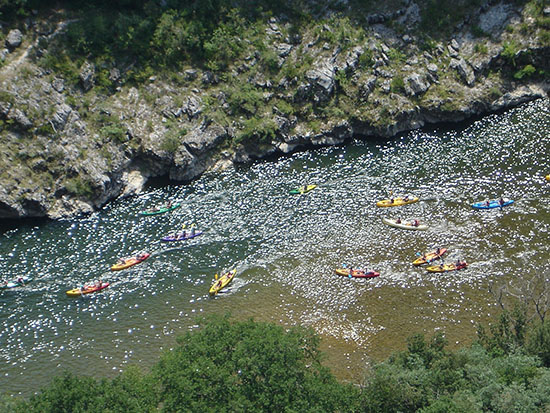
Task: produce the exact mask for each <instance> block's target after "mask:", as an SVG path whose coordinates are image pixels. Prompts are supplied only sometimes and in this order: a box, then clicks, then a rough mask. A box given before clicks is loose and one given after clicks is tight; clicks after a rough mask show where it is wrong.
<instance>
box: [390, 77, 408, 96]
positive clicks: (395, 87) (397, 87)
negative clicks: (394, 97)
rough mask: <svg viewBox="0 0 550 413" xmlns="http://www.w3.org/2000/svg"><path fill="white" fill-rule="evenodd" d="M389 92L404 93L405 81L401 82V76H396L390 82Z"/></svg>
mask: <svg viewBox="0 0 550 413" xmlns="http://www.w3.org/2000/svg"><path fill="white" fill-rule="evenodd" d="M390 90H391V91H392V92H393V93H402V92H404V91H405V81H404V80H403V76H401V75H396V76H394V77H393V79H392V80H391V85H390Z"/></svg>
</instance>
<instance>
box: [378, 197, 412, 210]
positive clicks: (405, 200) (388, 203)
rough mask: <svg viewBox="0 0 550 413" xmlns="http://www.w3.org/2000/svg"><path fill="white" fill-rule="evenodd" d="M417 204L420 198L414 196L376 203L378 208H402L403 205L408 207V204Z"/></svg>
mask: <svg viewBox="0 0 550 413" xmlns="http://www.w3.org/2000/svg"><path fill="white" fill-rule="evenodd" d="M415 202H418V198H417V197H415V196H413V197H412V198H411V197H409V198H401V197H399V198H392V199H383V200H381V201H378V202H377V203H376V206H377V207H381V208H384V207H393V206H401V205H407V204H413V203H415Z"/></svg>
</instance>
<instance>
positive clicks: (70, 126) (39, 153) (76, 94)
mask: <svg viewBox="0 0 550 413" xmlns="http://www.w3.org/2000/svg"><path fill="white" fill-rule="evenodd" d="M528 6H529V5H527V6H525V5H517V4H516V3H508V2H501V3H495V2H486V3H484V4H483V5H482V6H481V7H479V8H476V9H475V10H472V11H471V13H469V14H468V15H467V16H465V18H464V19H462V20H461V21H460V22H458V23H457V24H456V27H453V28H452V30H450V32H451V33H452V34H451V35H450V36H449V37H448V38H444V39H439V40H433V39H431V38H430V39H428V40H426V39H424V38H423V37H422V36H421V35H419V32H418V30H417V26H418V24H419V21H420V18H421V17H420V9H419V6H418V4H417V3H416V2H414V1H406V2H404V3H401V4H400V7H398V8H396V9H395V10H393V11H391V12H386V13H378V14H372V15H368V16H365V18H364V19H363V20H362V23H357V22H353V21H352V20H350V19H349V18H347V17H342V16H339V15H334V14H333V15H327V16H324V17H323V18H322V19H318V21H316V22H315V23H312V24H310V25H307V26H304V27H301V28H299V29H297V28H296V27H295V25H293V22H292V21H291V20H289V18H288V17H286V16H274V17H270V18H266V19H265V21H264V22H263V23H262V25H261V34H260V38H261V42H262V44H263V45H264V46H265V49H264V50H262V51H261V52H260V51H259V50H258V49H257V47H256V46H255V44H253V42H249V43H250V44H249V45H248V47H247V48H245V49H244V53H243V54H242V55H243V57H242V59H241V58H238V59H236V60H235V61H234V62H232V64H231V65H230V67H228V68H226V69H225V70H224V71H222V72H220V71H215V70H208V69H206V68H205V67H204V66H193V65H187V66H186V67H185V68H183V69H182V70H180V71H177V72H173V73H167V72H166V71H163V72H159V73H151V75H150V76H148V78H147V79H145V81H143V82H142V83H139V84H136V83H129V82H125V81H124V79H125V76H126V74H127V73H128V72H130V71H131V70H132V65H131V63H130V64H128V63H125V64H101V63H98V62H94V61H86V62H85V63H84V64H82V66H80V69H79V72H78V76H77V77H70V76H67V75H66V74H65V73H64V72H63V71H60V70H56V69H52V68H51V67H49V66H48V65H47V64H45V63H44V62H45V61H47V58H48V56H52V55H53V54H54V53H56V50H57V49H56V47H59V45H58V44H57V42H58V41H59V39H62V38H63V36H64V32H65V30H66V28H67V27H68V26H69V25H74V24H76V25H77V24H79V22H78V20H74V19H71V16H69V15H67V14H63V13H56V14H51V15H49V16H48V18H44V17H42V16H41V17H40V18H38V17H35V18H31V19H28V20H27V21H26V22H25V25H24V26H23V27H21V29H22V30H19V29H15V28H11V29H10V28H5V29H6V30H5V31H6V35H5V39H4V40H5V44H6V48H5V49H4V50H3V51H1V53H0V58H1V59H2V61H3V64H2V67H1V68H0V84H1V85H2V87H1V89H0V125H1V127H2V130H1V132H0V136H1V137H2V142H3V143H4V144H3V145H2V148H1V149H0V167H1V178H2V181H1V182H2V184H1V185H0V218H18V217H50V218H60V217H67V216H72V215H76V214H81V213H86V212H90V211H93V210H94V209H96V208H100V207H101V206H102V205H104V204H105V203H106V202H108V201H109V200H112V199H114V198H116V197H119V196H128V195H131V194H135V193H137V192H139V191H140V190H141V189H142V187H143V185H144V183H145V182H146V181H147V179H148V178H150V177H155V176H169V178H171V179H173V180H177V181H189V180H192V179H193V178H195V177H197V176H198V175H200V174H202V173H203V172H205V171H206V170H209V169H211V168H215V167H223V166H225V165H228V164H231V163H233V162H237V163H242V162H250V161H251V160H254V159H259V158H262V157H265V156H270V155H274V154H283V153H290V152H292V151H296V150H301V149H304V148H308V147H312V146H319V145H336V144H341V143H343V142H345V141H346V140H349V139H350V138H352V137H361V138H364V139H368V138H369V137H372V136H382V137H389V136H393V135H395V134H397V133H399V132H402V131H406V130H410V129H416V128H420V127H422V126H424V125H426V124H430V123H436V122H456V121H461V120H464V119H468V118H470V117H472V116H477V115H480V114H484V113H488V112H493V111H496V110H500V109H504V108H508V107H512V106H514V105H518V104H520V103H522V102H525V101H528V100H532V99H537V98H545V97H546V96H547V93H548V90H549V88H548V81H547V79H548V73H550V68H549V62H550V59H549V57H550V56H549V45H550V40H549V39H550V36H549V34H548V30H547V26H548V18H549V17H548V15H550V10H544V11H542V15H541V16H540V18H539V19H537V18H534V17H533V15H532V12H530V10H529V7H528ZM540 19H545V20H543V23H542V24H541V20H540ZM243 40H244V41H246V39H243ZM245 43H246V42H245ZM105 83H108V84H109V85H110V87H111V88H106V87H103V85H104V84H105Z"/></svg>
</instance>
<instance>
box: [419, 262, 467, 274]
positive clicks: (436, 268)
mask: <svg viewBox="0 0 550 413" xmlns="http://www.w3.org/2000/svg"><path fill="white" fill-rule="evenodd" d="M467 266H468V264H466V263H465V262H463V263H461V264H460V265H456V264H445V265H432V266H430V267H426V270H428V271H429V272H448V271H456V270H461V269H462V268H466V267H467Z"/></svg>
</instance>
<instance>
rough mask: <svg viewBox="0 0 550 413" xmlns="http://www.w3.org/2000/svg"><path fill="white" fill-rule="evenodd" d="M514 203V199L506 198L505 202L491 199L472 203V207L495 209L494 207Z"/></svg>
mask: <svg viewBox="0 0 550 413" xmlns="http://www.w3.org/2000/svg"><path fill="white" fill-rule="evenodd" d="M513 203H514V200H513V199H504V202H503V203H500V201H499V200H498V199H493V200H491V201H482V202H476V203H475V204H472V208H475V209H493V208H502V207H505V206H508V205H512V204H513Z"/></svg>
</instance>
